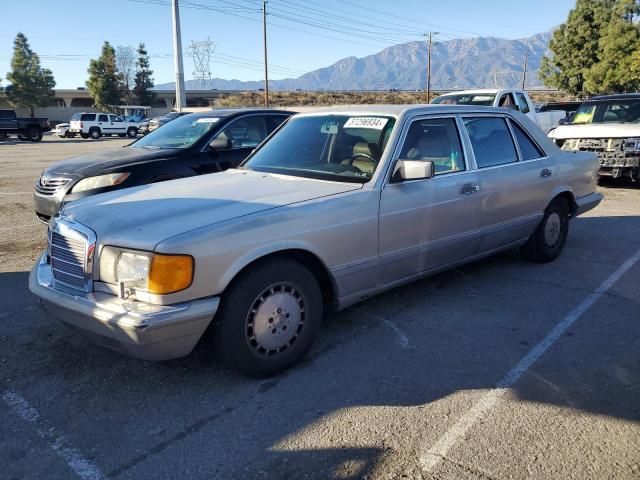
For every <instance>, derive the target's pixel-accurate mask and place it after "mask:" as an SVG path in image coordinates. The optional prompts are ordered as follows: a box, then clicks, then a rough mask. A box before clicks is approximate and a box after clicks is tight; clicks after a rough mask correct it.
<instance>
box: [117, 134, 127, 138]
mask: <svg viewBox="0 0 640 480" xmlns="http://www.w3.org/2000/svg"><path fill="white" fill-rule="evenodd" d="M118 136H119V137H121V138H124V137H126V136H127V134H126V133H119V134H118Z"/></svg>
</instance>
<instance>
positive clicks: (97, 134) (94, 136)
mask: <svg viewBox="0 0 640 480" xmlns="http://www.w3.org/2000/svg"><path fill="white" fill-rule="evenodd" d="M101 135H102V132H101V131H100V129H99V128H97V127H94V128H91V129H90V130H89V136H90V137H91V139H92V140H98V139H99V138H100V136H101Z"/></svg>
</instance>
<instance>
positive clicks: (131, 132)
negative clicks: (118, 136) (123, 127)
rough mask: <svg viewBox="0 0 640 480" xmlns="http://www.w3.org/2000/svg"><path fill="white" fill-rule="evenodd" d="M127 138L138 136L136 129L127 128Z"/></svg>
mask: <svg viewBox="0 0 640 480" xmlns="http://www.w3.org/2000/svg"><path fill="white" fill-rule="evenodd" d="M127 136H128V137H129V138H136V137H137V136H138V129H137V128H136V127H129V128H128V129H127Z"/></svg>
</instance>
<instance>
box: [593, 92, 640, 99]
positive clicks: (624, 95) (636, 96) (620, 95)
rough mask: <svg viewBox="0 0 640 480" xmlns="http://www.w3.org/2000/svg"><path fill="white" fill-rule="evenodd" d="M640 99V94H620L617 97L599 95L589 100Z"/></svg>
mask: <svg viewBox="0 0 640 480" xmlns="http://www.w3.org/2000/svg"><path fill="white" fill-rule="evenodd" d="M634 98H637V99H640V93H619V94H617V95H598V96H596V97H591V98H590V99H589V100H631V99H634Z"/></svg>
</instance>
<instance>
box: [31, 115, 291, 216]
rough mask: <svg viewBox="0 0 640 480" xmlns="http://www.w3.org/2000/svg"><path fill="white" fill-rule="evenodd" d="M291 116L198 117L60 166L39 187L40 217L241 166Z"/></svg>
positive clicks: (44, 175) (49, 171) (45, 175)
mask: <svg viewBox="0 0 640 480" xmlns="http://www.w3.org/2000/svg"><path fill="white" fill-rule="evenodd" d="M290 115H291V113H290V112H284V111H281V110H252V109H235V110H215V111H213V110H212V111H208V112H203V113H194V114H192V115H189V116H185V117H182V118H180V119H179V120H176V121H175V122H172V123H171V124H170V125H168V126H167V128H162V129H161V130H155V131H153V132H151V133H150V134H148V135H147V136H145V137H142V138H140V139H139V140H138V141H136V142H133V143H132V144H130V145H128V146H126V147H124V148H122V147H121V148H116V149H112V150H105V151H102V152H93V153H88V154H85V155H80V156H77V157H72V158H69V159H67V160H62V161H60V162H56V163H54V164H52V165H51V166H49V167H47V168H46V169H45V170H44V171H43V172H42V175H41V177H40V179H39V180H38V181H37V182H36V184H35V189H34V201H35V211H36V215H37V216H38V218H39V219H40V220H42V221H43V222H48V221H49V219H50V218H51V216H52V215H54V214H55V213H56V212H57V211H58V209H59V208H60V204H61V203H62V202H72V201H74V200H78V199H80V198H83V197H87V196H90V195H95V194H98V193H104V192H109V191H111V190H119V189H122V188H128V187H133V186H137V185H143V184H149V183H157V182H161V181H165V180H172V179H176V178H183V177H191V176H193V175H201V174H203V173H212V172H220V171H222V170H226V169H227V168H230V167H236V166H238V165H239V164H240V162H242V160H244V159H245V158H246V157H247V155H249V154H250V153H251V151H252V150H253V149H254V148H255V147H257V146H258V144H260V143H261V142H262V141H263V140H264V139H265V138H266V137H267V135H269V134H270V133H271V132H272V131H273V130H275V128H276V127H277V126H278V125H280V123H282V122H283V121H284V120H286V119H287V118H288V117H289V116H290Z"/></svg>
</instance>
